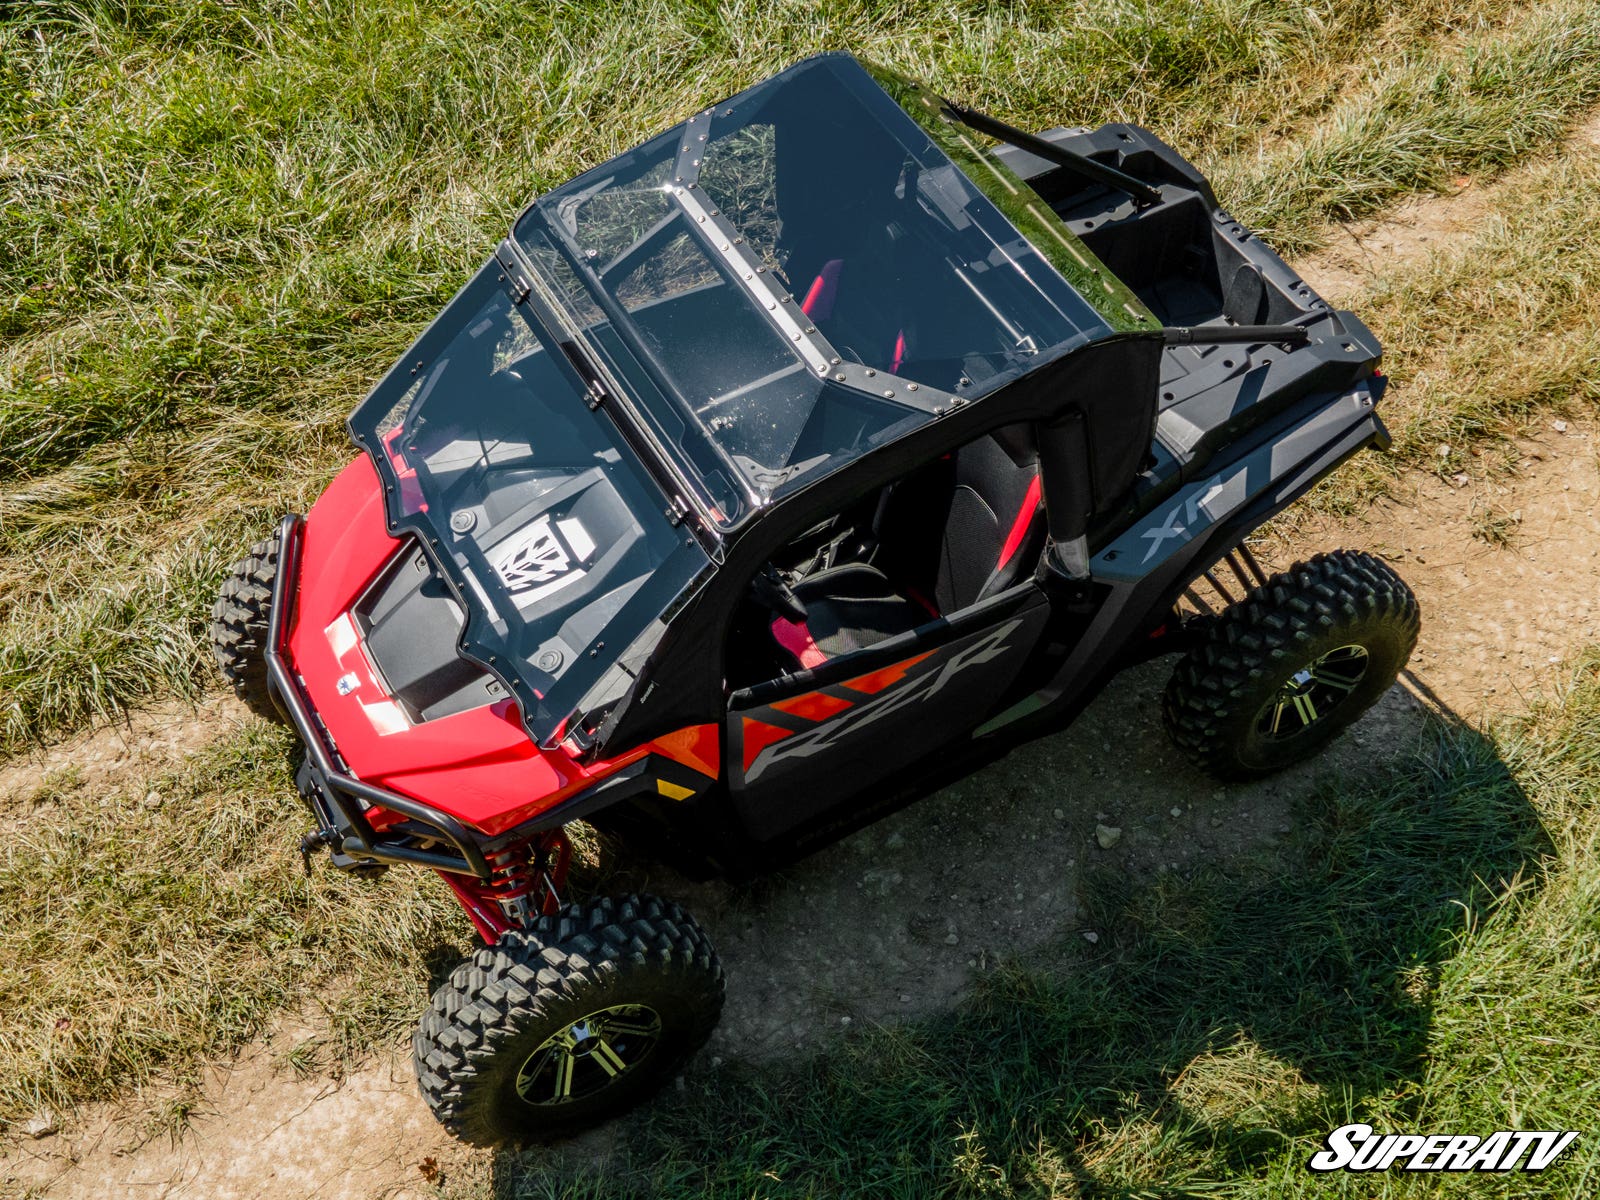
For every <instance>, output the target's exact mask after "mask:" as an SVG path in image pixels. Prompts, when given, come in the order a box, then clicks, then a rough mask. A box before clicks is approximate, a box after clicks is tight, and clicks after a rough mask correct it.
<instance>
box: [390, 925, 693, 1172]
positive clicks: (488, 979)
mask: <svg viewBox="0 0 1600 1200" xmlns="http://www.w3.org/2000/svg"><path fill="white" fill-rule="evenodd" d="M722 998H723V979H722V966H721V964H720V963H719V962H718V961H717V956H716V952H715V951H714V950H713V949H712V948H711V941H710V939H709V938H707V937H706V935H705V933H704V932H703V931H702V930H701V928H700V926H699V925H697V924H696V923H695V921H694V919H693V918H692V917H690V916H689V915H688V914H687V913H685V912H684V911H683V910H682V909H681V908H679V907H678V906H677V905H676V904H673V903H671V902H670V901H667V900H660V899H657V898H655V897H653V896H638V895H634V896H625V897H621V898H619V899H612V898H601V899H596V900H591V901H587V902H584V903H577V904H569V905H567V906H566V907H565V908H564V909H562V910H561V912H559V913H557V914H556V915H555V916H551V917H540V918H539V919H538V920H536V921H535V922H534V923H533V924H532V925H531V926H529V927H528V928H527V929H524V930H516V931H513V932H511V933H508V934H506V935H505V936H504V937H502V938H501V939H500V941H499V942H497V943H496V944H495V945H493V946H488V947H485V948H484V949H482V950H479V951H478V952H477V953H476V954H475V955H473V956H472V958H470V959H468V960H467V961H466V962H464V963H462V964H461V965H460V966H459V967H457V968H456V970H455V972H454V973H453V974H452V975H451V976H450V978H449V980H448V981H447V982H446V983H445V984H444V985H443V986H441V987H440V988H439V990H438V991H436V992H435V993H434V994H433V999H432V1002H431V1003H430V1004H429V1006H428V1011H427V1012H426V1013H424V1014H423V1017H422V1020H421V1022H420V1023H419V1025H418V1027H417V1032H416V1036H415V1038H414V1039H413V1051H414V1062H415V1065H416V1069H417V1082H418V1085H419V1086H420V1088H421V1090H422V1096H423V1099H424V1100H426V1101H427V1102H428V1107H429V1108H430V1109H431V1110H432V1111H433V1115H434V1116H435V1117H437V1118H438V1119H439V1122H440V1123H441V1124H442V1125H444V1127H445V1128H446V1129H448V1130H450V1132H452V1133H454V1134H455V1135H457V1136H458V1137H461V1138H463V1139H464V1140H466V1141H469V1142H473V1143H475V1144H477V1145H484V1146H493V1145H500V1144H503V1143H510V1144H513V1145H515V1144H521V1143H525V1142H533V1141H544V1140H547V1139H549V1138H553V1137H559V1136H561V1135H563V1134H568V1133H573V1132H576V1131H578V1130H580V1129H584V1128H586V1127H588V1126H591V1125H594V1124H597V1123H599V1122H601V1121H605V1120H608V1119H610V1118H611V1117H614V1116H617V1115H618V1114H620V1113H622V1112H624V1111H625V1110H627V1109H629V1108H631V1107H633V1106H634V1105H635V1104H637V1103H639V1102H640V1101H641V1100H644V1099H645V1098H646V1097H648V1096H650V1095H651V1094H652V1093H653V1092H655V1091H656V1089H658V1088H659V1087H661V1085H662V1084H664V1083H665V1082H667V1080H669V1079H671V1078H672V1077H673V1076H674V1075H676V1074H677V1072H678V1071H679V1070H680V1069H681V1068H682V1066H683V1065H684V1063H685V1062H687V1061H688V1059H689V1057H690V1055H692V1054H693V1053H694V1052H695V1051H696V1050H698V1049H699V1048H700V1047H701V1046H702V1045H703V1044H704V1043H705V1040H706V1039H707V1038H708V1037H710V1036H711V1030H712V1028H713V1027H714V1026H715V1025H716V1023H717V1018H718V1016H720V1015H721V1012H722Z"/></svg>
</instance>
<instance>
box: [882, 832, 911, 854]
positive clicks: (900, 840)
mask: <svg viewBox="0 0 1600 1200" xmlns="http://www.w3.org/2000/svg"><path fill="white" fill-rule="evenodd" d="M905 844H906V838H905V834H903V833H891V834H890V835H889V836H888V837H886V838H884V840H883V848H884V849H885V850H898V849H900V847H901V846H904V845H905Z"/></svg>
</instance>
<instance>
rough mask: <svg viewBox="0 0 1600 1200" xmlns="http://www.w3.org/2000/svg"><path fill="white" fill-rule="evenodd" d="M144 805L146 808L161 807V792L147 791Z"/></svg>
mask: <svg viewBox="0 0 1600 1200" xmlns="http://www.w3.org/2000/svg"><path fill="white" fill-rule="evenodd" d="M144 806H145V807H146V808H160V807H161V793H160V792H146V793H145V797H144Z"/></svg>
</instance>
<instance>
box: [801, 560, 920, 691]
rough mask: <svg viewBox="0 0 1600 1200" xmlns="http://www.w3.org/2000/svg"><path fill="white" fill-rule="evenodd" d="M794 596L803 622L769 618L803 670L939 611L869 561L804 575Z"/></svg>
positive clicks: (882, 638) (905, 629) (904, 629)
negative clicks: (903, 590)
mask: <svg viewBox="0 0 1600 1200" xmlns="http://www.w3.org/2000/svg"><path fill="white" fill-rule="evenodd" d="M794 594H795V597H796V598H797V599H798V600H799V601H800V602H801V603H802V604H804V605H805V606H806V619H805V620H804V621H791V620H789V619H788V618H787V617H781V616H774V617H773V618H772V626H771V628H772V636H773V639H774V640H775V641H776V642H777V643H778V645H779V646H781V647H782V648H783V649H784V650H785V651H787V652H788V653H789V654H790V655H792V656H793V657H794V659H795V661H796V662H798V663H799V664H800V667H801V669H802V670H811V669H812V668H814V667H820V666H821V665H822V664H823V663H825V662H827V661H828V660H829V659H832V658H837V657H839V656H840V655H842V654H849V653H851V652H852V651H855V650H864V649H866V648H867V647H868V646H871V645H874V644H876V643H877V642H882V641H887V640H888V639H889V638H892V637H896V636H898V635H899V634H902V633H907V632H909V631H910V630H913V629H915V628H916V627H917V626H918V625H921V624H924V623H925V622H927V621H930V620H932V619H933V618H934V617H936V616H937V615H938V614H937V613H935V612H933V611H932V610H931V609H930V608H924V607H923V606H921V605H919V604H916V603H914V602H913V601H911V600H907V599H906V598H905V597H904V596H902V595H900V594H899V593H897V592H896V591H895V589H894V584H892V583H891V582H890V581H889V577H888V576H887V575H885V574H884V573H883V572H882V571H880V570H878V568H877V567H874V566H872V565H871V564H870V563H844V564H842V565H841V566H837V567H829V568H828V569H827V570H824V571H818V572H817V573H816V574H815V575H811V576H809V577H807V578H805V579H802V580H801V581H800V582H799V583H797V584H796V585H795V588H794Z"/></svg>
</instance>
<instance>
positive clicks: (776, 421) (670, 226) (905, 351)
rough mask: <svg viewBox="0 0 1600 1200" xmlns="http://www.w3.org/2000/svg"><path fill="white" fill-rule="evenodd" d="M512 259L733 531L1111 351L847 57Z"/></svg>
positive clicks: (597, 186) (800, 71) (559, 198)
mask: <svg viewBox="0 0 1600 1200" xmlns="http://www.w3.org/2000/svg"><path fill="white" fill-rule="evenodd" d="M1019 186H1020V185H1019ZM1053 236H1057V237H1060V238H1063V239H1067V240H1069V241H1070V242H1071V243H1072V244H1073V246H1075V247H1078V246H1079V244H1077V242H1076V239H1075V238H1072V236H1071V234H1069V233H1067V232H1066V230H1065V227H1064V226H1063V227H1061V229H1060V230H1059V231H1055V232H1054V235H1053ZM516 240H517V242H518V244H519V246H520V247H521V248H522V250H523V251H524V252H525V253H527V254H528V255H529V256H530V257H531V258H532V259H533V260H534V265H535V266H536V268H538V269H539V270H540V272H541V273H542V274H544V275H545V276H546V277H547V282H548V283H549V284H550V286H551V287H552V289H553V290H554V291H555V292H557V293H558V294H559V295H560V296H561V297H562V298H563V300H564V305H563V314H564V318H565V319H566V320H567V321H569V323H570V325H571V327H572V328H571V333H572V335H573V336H574V337H575V338H578V339H581V340H582V341H583V342H584V344H585V345H587V346H588V347H589V348H590V350H591V351H592V352H593V353H594V354H595V355H596V357H597V358H599V359H600V360H601V361H603V362H604V364H605V365H606V367H607V368H609V369H610V370H611V372H612V373H613V374H614V375H615V376H616V377H617V378H618V380H619V382H620V383H621V384H622V386H623V387H624V388H625V390H626V391H627V393H628V395H629V396H630V397H631V398H632V399H633V400H635V401H637V402H638V404H639V405H640V406H641V408H642V410H643V414H644V416H645V417H646V419H648V420H649V421H650V422H651V423H652V425H653V426H654V428H655V430H656V431H657V433H658V434H660V435H662V436H663V437H664V438H665V440H666V441H667V442H668V443H669V444H670V445H672V446H674V447H675V448H676V450H677V452H678V453H679V455H680V456H681V458H682V459H683V460H684V461H685V462H686V464H687V465H688V466H689V467H690V469H691V471H692V472H693V474H694V475H695V476H696V477H697V478H698V479H699V480H700V482H701V484H702V486H703V488H704V491H705V493H706V496H707V497H708V498H709V500H710V506H711V508H712V509H713V511H714V515H715V516H716V517H717V518H718V520H719V522H720V523H723V524H730V523H732V522H734V521H736V520H737V519H738V518H739V517H740V516H741V515H743V513H744V512H746V511H748V508H749V507H751V506H758V505H760V504H762V503H764V502H765V501H767V500H768V499H770V498H771V497H773V496H775V495H777V494H779V493H781V492H782V491H784V490H787V489H790V488H792V487H794V486H797V485H798V484H800V483H803V482H805V481H807V480H808V479H809V478H813V477H815V475H816V474H817V473H819V472H821V471H823V470H831V469H833V468H835V467H837V466H838V465H840V464H842V463H843V462H844V461H846V460H848V459H850V458H854V457H856V456H858V455H860V454H863V453H865V452H867V451H868V450H870V449H872V448H873V447H875V446H877V445H880V444H883V443H884V442H886V441H888V440H891V439H893V438H897V437H899V436H902V435H903V434H904V433H906V432H909V431H910V430H911V429H913V428H915V427H916V426H918V425H920V424H924V423H926V422H927V421H930V420H932V419H934V418H935V417H936V416H937V414H938V413H939V412H941V411H944V410H945V409H946V408H948V407H949V406H950V405H951V404H953V403H954V404H959V403H962V402H964V401H966V400H968V399H973V398H976V397H978V396H981V395H983V394H985V393H986V392H988V391H990V390H993V388H995V387H997V386H998V385H999V384H1001V383H1003V382H1005V381H1006V380H1008V379H1010V378H1013V377H1015V376H1016V375H1018V374H1020V373H1022V372H1024V371H1027V370H1030V369H1032V368H1033V367H1035V366H1037V365H1038V364H1039V362H1040V361H1041V356H1044V355H1046V354H1049V355H1051V356H1054V355H1055V354H1058V353H1061V352H1063V351H1064V350H1065V349H1068V348H1071V347H1074V346H1076V345H1079V344H1081V343H1083V342H1084V341H1087V340H1089V339H1091V338H1096V337H1102V336H1106V335H1108V334H1110V333H1111V332H1113V326H1112V325H1111V324H1109V323H1108V321H1107V318H1106V317H1105V316H1104V315H1102V314H1101V313H1100V312H1099V311H1097V309H1096V308H1095V307H1094V306H1093V305H1091V304H1090V303H1089V302H1088V301H1086V300H1085V299H1084V298H1083V297H1082V296H1081V295H1080V294H1079V293H1078V291H1076V290H1075V289H1074V288H1073V287H1072V285H1071V284H1069V283H1068V282H1067V281H1066V279H1065V278H1063V276H1062V274H1061V273H1060V272H1059V271H1058V270H1057V269H1055V268H1054V267H1053V266H1052V265H1051V263H1050V261H1047V260H1046V259H1045V258H1044V257H1042V256H1041V254H1040V253H1039V251H1038V250H1036V249H1035V247H1034V246H1033V245H1032V243H1030V241H1029V240H1028V239H1027V238H1026V237H1024V236H1023V235H1022V234H1021V233H1019V232H1018V229H1017V227H1016V225H1014V224H1013V223H1012V222H1011V221H1009V220H1008V219H1007V218H1006V216H1005V215H1004V214H1003V213H1002V211H1001V209H1000V208H999V207H998V206H997V205H996V204H995V203H994V201H993V200H991V199H990V198H989V197H988V196H986V195H985V194H984V192H983V191H982V190H980V188H979V187H978V186H976V185H975V184H974V182H973V180H972V179H971V178H969V177H968V175H967V174H965V173H963V171H962V170H961V169H959V168H958V167H957V166H956V165H955V163H953V162H952V161H951V158H950V157H949V155H947V153H946V152H945V151H944V150H943V149H941V148H940V146H939V145H938V144H936V143H935V141H934V140H933V139H932V138H930V136H929V135H928V133H927V132H926V131H925V130H924V129H923V128H921V127H920V126H919V125H918V123H917V122H916V121H914V120H912V119H911V117H910V116H908V115H907V113H906V112H905V111H904V110H903V109H902V108H901V107H900V106H899V105H898V104H897V103H896V102H895V101H894V100H892V99H891V98H890V97H889V96H888V95H887V94H886V93H885V92H884V91H883V89H882V88H881V87H880V86H879V85H878V84H877V83H876V82H874V80H873V78H872V76H871V75H869V74H868V73H867V71H866V70H865V69H864V68H863V67H862V66H861V65H860V64H859V63H857V62H856V61H855V60H854V59H852V58H850V57H848V56H844V55H824V56H821V57H819V58H813V59H809V60H807V61H806V62H803V63H800V64H799V65H797V66H795V67H792V68H790V69H789V70H787V71H785V72H783V73H782V74H780V75H778V76H776V77H774V78H773V79H770V80H768V81H767V82H765V83H762V84H759V85H757V86H756V87H754V88H751V89H750V90H748V91H746V92H744V93H742V94H740V95H739V96H737V97H735V98H734V99H732V100H730V101H727V102H725V103H722V104H719V105H717V106H715V107H714V108H712V109H708V110H706V111H705V112H702V113H700V114H697V115H696V116H695V117H693V118H691V119H690V120H689V121H687V122H685V123H684V124H683V125H682V126H679V127H678V128H677V129H674V130H672V131H670V132H668V133H666V134H663V135H662V136H660V137H657V138H655V139H654V140H652V141H650V142H647V143H646V144H644V145H643V146H641V147H639V148H638V149H636V150H634V151H631V152H629V153H628V154H625V155H623V156H621V157H619V158H617V159H614V160H613V161H611V162H609V163H606V164H605V165H603V166H601V167H598V168H596V169H594V170H592V171H590V172H588V173H586V174H584V175H582V176H580V177H579V178H577V179H576V180H574V181H572V182H571V183H569V184H567V185H565V186H564V187H561V188H559V189H557V190H555V191H553V192H551V193H549V194H547V195H546V196H544V197H543V198H542V199H540V200H539V201H538V202H537V203H536V204H535V205H534V207H533V208H531V209H530V210H529V211H528V212H527V213H526V214H525V215H524V216H523V218H522V219H521V220H520V221H519V222H518V225H517V229H516ZM1079 248H1081V247H1079ZM1054 249H1059V248H1053V250H1054ZM1082 254H1083V255H1084V259H1083V261H1085V262H1088V261H1090V259H1092V256H1091V255H1089V254H1088V251H1087V250H1083V251H1082Z"/></svg>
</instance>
